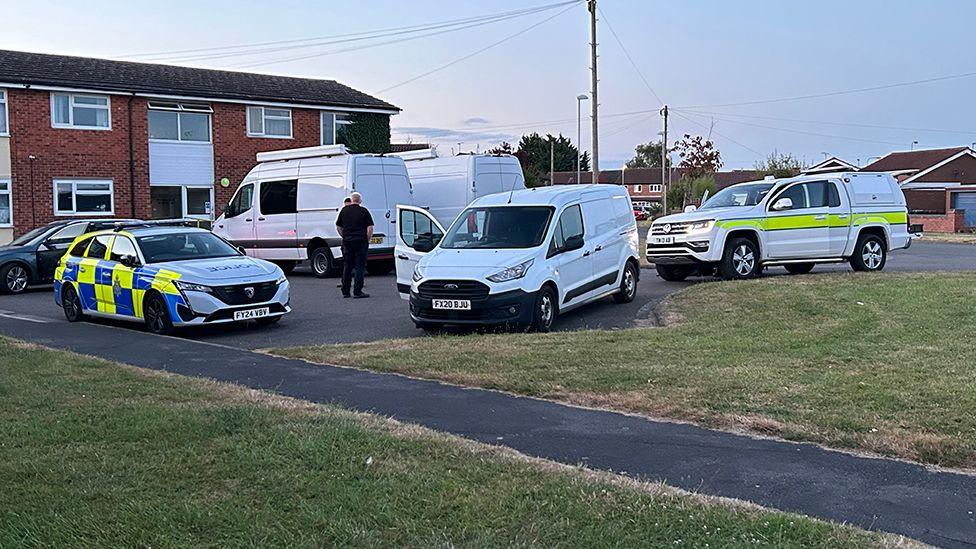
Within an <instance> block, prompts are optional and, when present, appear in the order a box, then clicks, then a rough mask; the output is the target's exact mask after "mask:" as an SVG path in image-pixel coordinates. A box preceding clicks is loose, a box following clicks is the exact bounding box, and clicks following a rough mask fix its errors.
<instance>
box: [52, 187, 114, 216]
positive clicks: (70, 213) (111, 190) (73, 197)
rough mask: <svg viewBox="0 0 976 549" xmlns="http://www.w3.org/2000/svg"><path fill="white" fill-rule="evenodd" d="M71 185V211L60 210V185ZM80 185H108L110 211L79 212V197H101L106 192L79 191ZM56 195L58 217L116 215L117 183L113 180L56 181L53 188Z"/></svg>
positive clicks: (55, 212)
mask: <svg viewBox="0 0 976 549" xmlns="http://www.w3.org/2000/svg"><path fill="white" fill-rule="evenodd" d="M64 183H71V210H59V209H58V184H64ZM79 183H108V200H109V202H108V203H109V210H108V211H107V212H79V211H78V200H77V198H76V197H77V196H79V195H81V196H84V195H89V196H93V195H101V194H105V193H104V191H79V190H78V184H79ZM51 189H52V191H53V193H54V205H53V208H54V215H55V216H58V217H70V216H83V217H91V216H113V215H115V183H114V182H113V181H112V180H111V179H55V180H54V182H53V185H52V187H51Z"/></svg>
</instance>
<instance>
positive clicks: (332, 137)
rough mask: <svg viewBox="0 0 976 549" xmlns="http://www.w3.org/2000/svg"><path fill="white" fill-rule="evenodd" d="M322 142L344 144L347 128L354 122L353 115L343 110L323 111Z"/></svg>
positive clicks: (324, 143)
mask: <svg viewBox="0 0 976 549" xmlns="http://www.w3.org/2000/svg"><path fill="white" fill-rule="evenodd" d="M321 116H322V144H323V145H344V144H345V143H346V128H348V127H349V125H350V124H352V115H349V114H346V113H341V112H323V113H322V115H321Z"/></svg>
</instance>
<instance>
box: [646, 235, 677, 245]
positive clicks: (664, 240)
mask: <svg viewBox="0 0 976 549" xmlns="http://www.w3.org/2000/svg"><path fill="white" fill-rule="evenodd" d="M651 244H674V237H673V236H653V237H651Z"/></svg>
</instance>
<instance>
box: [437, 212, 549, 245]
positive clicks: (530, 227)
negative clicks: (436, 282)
mask: <svg viewBox="0 0 976 549" xmlns="http://www.w3.org/2000/svg"><path fill="white" fill-rule="evenodd" d="M552 212H553V209H552V208H551V207H549V206H501V207H493V208H468V209H467V210H465V211H464V212H463V213H462V214H461V215H460V217H458V218H457V220H455V221H454V224H453V225H451V228H450V229H449V230H448V231H447V235H446V236H445V237H444V240H443V241H442V242H441V247H442V248H452V249H460V248H534V247H536V246H539V245H540V244H542V240H543V239H544V238H545V236H546V231H547V230H548V229H549V220H550V219H551V218H552Z"/></svg>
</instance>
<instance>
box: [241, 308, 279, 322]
mask: <svg viewBox="0 0 976 549" xmlns="http://www.w3.org/2000/svg"><path fill="white" fill-rule="evenodd" d="M269 314H271V309H269V308H268V307H262V308H260V309H247V310H246V311H234V320H250V319H252V318H261V317H263V316H268V315H269Z"/></svg>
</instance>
